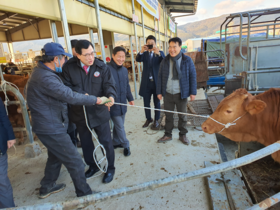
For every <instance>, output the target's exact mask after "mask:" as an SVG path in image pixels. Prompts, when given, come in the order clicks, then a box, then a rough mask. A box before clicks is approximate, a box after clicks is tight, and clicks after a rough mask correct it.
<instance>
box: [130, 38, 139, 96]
mask: <svg viewBox="0 0 280 210" xmlns="http://www.w3.org/2000/svg"><path fill="white" fill-rule="evenodd" d="M129 42H130V52H131V65H132V72H133V77H134V79H133V80H134V92H135V99H137V98H138V93H137V84H136V74H135V65H134V53H133V46H132V36H129Z"/></svg>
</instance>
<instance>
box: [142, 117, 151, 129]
mask: <svg viewBox="0 0 280 210" xmlns="http://www.w3.org/2000/svg"><path fill="white" fill-rule="evenodd" d="M153 121H154V120H153V119H150V120H146V122H145V123H144V125H143V126H142V128H147V127H148V126H149V125H150V123H152V122H153Z"/></svg>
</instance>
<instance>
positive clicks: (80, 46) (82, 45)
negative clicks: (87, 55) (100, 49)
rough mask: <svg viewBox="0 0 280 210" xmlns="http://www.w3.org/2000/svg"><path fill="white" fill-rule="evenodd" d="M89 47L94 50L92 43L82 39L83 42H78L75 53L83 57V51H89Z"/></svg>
mask: <svg viewBox="0 0 280 210" xmlns="http://www.w3.org/2000/svg"><path fill="white" fill-rule="evenodd" d="M89 46H92V48H93V49H94V47H93V44H92V43H91V42H90V41H88V40H86V39H81V40H79V41H77V43H76V46H75V51H76V53H78V54H79V55H82V49H87V48H89Z"/></svg>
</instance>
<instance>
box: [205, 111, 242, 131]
mask: <svg viewBox="0 0 280 210" xmlns="http://www.w3.org/2000/svg"><path fill="white" fill-rule="evenodd" d="M245 114H247V112H246V113H245ZM245 114H243V115H242V116H240V117H238V118H236V119H235V120H234V121H233V122H231V123H227V124H223V123H220V122H219V121H217V120H215V119H213V118H212V117H210V116H209V118H210V119H211V120H213V121H214V122H216V123H219V124H220V125H223V126H224V127H223V129H222V130H220V131H219V132H218V133H221V132H222V131H223V130H225V129H226V128H229V127H230V126H232V125H236V123H235V122H236V121H237V120H239V119H240V118H241V117H243V116H244V115H245Z"/></svg>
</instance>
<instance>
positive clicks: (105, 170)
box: [83, 106, 108, 178]
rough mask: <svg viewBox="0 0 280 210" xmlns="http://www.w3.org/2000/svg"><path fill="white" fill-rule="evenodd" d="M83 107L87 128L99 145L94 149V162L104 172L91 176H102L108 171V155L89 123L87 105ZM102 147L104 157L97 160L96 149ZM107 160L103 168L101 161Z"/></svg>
mask: <svg viewBox="0 0 280 210" xmlns="http://www.w3.org/2000/svg"><path fill="white" fill-rule="evenodd" d="M83 109H84V115H85V120H86V125H87V128H88V130H89V131H90V132H91V135H92V136H93V137H94V138H95V140H96V141H97V146H96V147H95V149H94V151H93V154H92V155H93V159H94V162H95V164H96V166H97V167H98V168H99V170H100V171H101V172H102V173H100V174H97V175H95V176H92V177H91V178H93V177H97V176H100V175H102V174H103V173H104V174H105V173H106V172H107V169H108V160H107V157H106V150H105V148H104V147H103V145H101V144H100V142H99V141H98V138H97V137H96V136H95V134H94V133H93V132H92V130H91V128H90V127H89V125H88V119H87V113H86V109H85V106H83ZM99 147H100V149H101V151H102V154H103V157H102V158H101V159H100V160H99V161H97V160H96V150H97V149H98V148H99ZM103 161H105V165H104V167H103V168H102V167H101V163H102V162H103Z"/></svg>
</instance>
